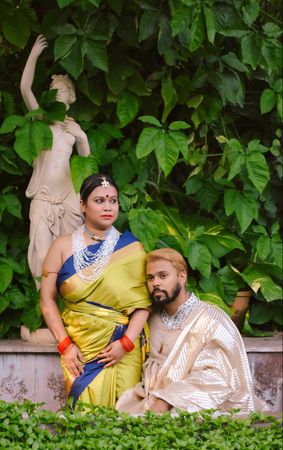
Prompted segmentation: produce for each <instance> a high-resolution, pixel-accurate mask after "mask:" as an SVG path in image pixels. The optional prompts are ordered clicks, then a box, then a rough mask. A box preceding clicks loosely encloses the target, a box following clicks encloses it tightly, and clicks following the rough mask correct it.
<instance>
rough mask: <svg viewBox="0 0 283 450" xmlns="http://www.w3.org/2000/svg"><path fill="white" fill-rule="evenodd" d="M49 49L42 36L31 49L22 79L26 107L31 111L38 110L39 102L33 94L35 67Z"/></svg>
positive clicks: (22, 92) (22, 91)
mask: <svg viewBox="0 0 283 450" xmlns="http://www.w3.org/2000/svg"><path fill="white" fill-rule="evenodd" d="M46 47H47V41H46V39H45V37H44V36H43V35H42V34H40V35H39V36H38V37H37V38H36V41H35V43H34V45H33V47H32V49H31V52H30V54H29V57H28V59H27V62H26V65H25V68H24V71H23V74H22V78H21V94H22V96H23V99H24V102H25V104H26V107H27V108H28V110H29V111H32V110H34V109H37V108H38V106H39V105H38V102H37V100H36V98H35V96H34V94H33V92H32V84H33V80H34V73H35V67H36V63H37V59H38V57H39V55H41V53H42V52H43V50H44V49H45V48H46Z"/></svg>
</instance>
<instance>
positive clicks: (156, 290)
mask: <svg viewBox="0 0 283 450" xmlns="http://www.w3.org/2000/svg"><path fill="white" fill-rule="evenodd" d="M158 292H163V294H167V291H165V290H164V289H158V288H154V289H153V291H152V293H151V295H154V294H156V293H158Z"/></svg>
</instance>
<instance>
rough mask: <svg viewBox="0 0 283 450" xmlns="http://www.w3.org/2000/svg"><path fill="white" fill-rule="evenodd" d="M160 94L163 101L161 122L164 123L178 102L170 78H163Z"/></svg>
mask: <svg viewBox="0 0 283 450" xmlns="http://www.w3.org/2000/svg"><path fill="white" fill-rule="evenodd" d="M161 94H162V98H163V101H164V109H163V114H162V122H165V120H166V119H167V117H168V115H169V114H170V112H171V111H172V109H173V108H174V107H175V105H176V103H177V100H178V96H177V92H176V89H175V86H174V84H173V82H172V80H171V78H170V77H168V78H163V80H162V88H161Z"/></svg>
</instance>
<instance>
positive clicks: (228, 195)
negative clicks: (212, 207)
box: [224, 189, 259, 233]
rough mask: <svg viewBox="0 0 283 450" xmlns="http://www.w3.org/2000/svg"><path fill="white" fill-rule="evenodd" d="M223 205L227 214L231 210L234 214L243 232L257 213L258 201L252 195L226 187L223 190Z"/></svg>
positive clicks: (229, 213)
mask: <svg viewBox="0 0 283 450" xmlns="http://www.w3.org/2000/svg"><path fill="white" fill-rule="evenodd" d="M224 206H225V212H226V214H227V216H230V215H231V214H232V213H233V212H234V213H235V214H236V217H237V219H238V222H239V224H240V227H241V232H242V233H243V232H244V231H245V230H246V229H247V228H248V227H249V225H250V224H251V222H252V221H253V219H255V218H256V217H257V214H258V206H259V205H258V202H257V201H256V199H255V198H253V197H252V196H248V195H245V194H242V193H241V192H239V191H237V190H235V189H227V190H226V191H225V192H224Z"/></svg>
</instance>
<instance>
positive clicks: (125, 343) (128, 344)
mask: <svg viewBox="0 0 283 450" xmlns="http://www.w3.org/2000/svg"><path fill="white" fill-rule="evenodd" d="M119 341H120V342H121V344H122V347H123V349H124V350H126V352H127V353H129V352H131V351H132V350H134V348H135V344H134V343H133V341H131V339H130V338H129V337H128V336H127V335H126V334H124V336H122V337H121V339H119Z"/></svg>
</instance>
